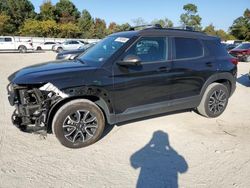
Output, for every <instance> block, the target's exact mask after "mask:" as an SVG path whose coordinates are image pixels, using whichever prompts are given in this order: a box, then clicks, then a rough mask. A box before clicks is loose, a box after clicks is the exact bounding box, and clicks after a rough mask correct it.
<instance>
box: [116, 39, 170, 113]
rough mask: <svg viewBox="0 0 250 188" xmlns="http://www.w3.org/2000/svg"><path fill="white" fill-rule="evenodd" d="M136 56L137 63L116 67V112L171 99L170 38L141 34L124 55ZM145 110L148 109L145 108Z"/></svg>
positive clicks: (127, 111) (124, 111)
mask: <svg viewBox="0 0 250 188" xmlns="http://www.w3.org/2000/svg"><path fill="white" fill-rule="evenodd" d="M127 55H133V56H137V57H139V58H140V59H141V63H140V65H137V66H127V67H126V66H120V65H118V64H117V63H115V64H114V67H113V75H114V89H115V109H116V113H118V114H120V113H130V112H133V111H134V110H135V109H137V110H139V111H140V110H143V108H144V107H145V105H149V104H156V103H160V102H163V101H167V100H169V90H170V87H171V85H170V79H169V71H170V69H171V62H170V61H169V40H168V38H167V37H165V36H163V37H141V38H140V39H138V40H137V41H136V42H134V44H133V45H132V46H131V47H130V48H129V49H128V50H126V52H125V54H124V55H123V56H122V57H121V59H120V60H122V59H123V58H124V57H126V56H127ZM144 110H145V108H144Z"/></svg>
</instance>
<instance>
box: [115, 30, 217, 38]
mask: <svg viewBox="0 0 250 188" xmlns="http://www.w3.org/2000/svg"><path fill="white" fill-rule="evenodd" d="M162 35H170V36H177V37H195V38H201V39H218V37H214V36H209V35H207V34H205V33H203V32H198V31H191V30H184V29H174V28H154V27H153V28H146V29H142V30H136V31H123V32H119V33H114V34H112V35H111V36H117V37H118V36H119V37H121V36H122V37H128V38H131V37H133V36H162Z"/></svg>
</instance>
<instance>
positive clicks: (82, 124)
mask: <svg viewBox="0 0 250 188" xmlns="http://www.w3.org/2000/svg"><path fill="white" fill-rule="evenodd" d="M104 127H105V118H104V115H103V113H102V111H101V109H100V108H99V107H98V106H97V105H96V104H95V103H93V102H91V101H89V100H86V99H77V100H72V101H70V102H68V103H66V104H65V105H63V106H62V107H61V108H60V109H59V110H58V111H57V113H56V114H55V116H54V119H53V122H52V131H53V133H54V134H55V135H56V137H57V139H58V140H59V141H60V142H61V144H62V145H64V146H66V147H69V148H81V147H85V146H88V145H91V144H93V143H95V142H96V141H98V140H99V138H100V137H101V135H102V133H103V130H104Z"/></svg>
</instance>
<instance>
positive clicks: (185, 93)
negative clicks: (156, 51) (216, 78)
mask: <svg viewBox="0 0 250 188" xmlns="http://www.w3.org/2000/svg"><path fill="white" fill-rule="evenodd" d="M172 44H173V67H172V88H171V91H170V95H171V97H170V98H171V99H181V98H187V97H193V96H198V95H199V94H200V92H201V89H202V86H203V84H204V83H205V81H206V80H207V78H208V77H210V76H211V75H212V74H214V72H216V71H217V69H218V65H217V64H216V62H215V58H214V57H212V56H210V55H209V54H208V53H207V50H206V48H205V46H204V44H203V41H202V40H200V39H196V38H184V37H173V38H172Z"/></svg>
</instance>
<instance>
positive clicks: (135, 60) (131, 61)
mask: <svg viewBox="0 0 250 188" xmlns="http://www.w3.org/2000/svg"><path fill="white" fill-rule="evenodd" d="M140 63H141V59H140V58H139V57H138V56H136V55H127V56H125V58H124V59H123V60H121V61H119V62H118V64H119V65H123V66H137V65H140Z"/></svg>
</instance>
